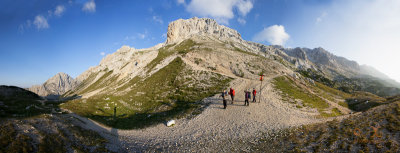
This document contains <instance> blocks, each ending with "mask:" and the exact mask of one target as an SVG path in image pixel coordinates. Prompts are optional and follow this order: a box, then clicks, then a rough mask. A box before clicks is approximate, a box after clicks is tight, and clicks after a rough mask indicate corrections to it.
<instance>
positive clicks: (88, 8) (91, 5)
mask: <svg viewBox="0 0 400 153" xmlns="http://www.w3.org/2000/svg"><path fill="white" fill-rule="evenodd" d="M82 10H83V11H85V12H91V13H93V12H96V3H95V2H94V0H88V1H87V2H86V3H85V4H83V7H82Z"/></svg>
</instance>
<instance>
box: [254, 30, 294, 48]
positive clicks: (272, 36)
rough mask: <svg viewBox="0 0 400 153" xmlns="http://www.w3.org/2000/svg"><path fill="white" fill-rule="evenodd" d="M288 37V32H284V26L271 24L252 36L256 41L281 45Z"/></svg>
mask: <svg viewBox="0 0 400 153" xmlns="http://www.w3.org/2000/svg"><path fill="white" fill-rule="evenodd" d="M289 38H290V36H289V34H287V33H286V32H285V27H283V26H282V25H273V26H270V27H268V28H264V29H263V30H262V31H260V32H259V33H257V34H256V35H255V36H254V37H253V40H254V41H258V42H265V41H267V42H269V43H270V44H271V45H282V46H283V45H284V44H285V42H286V41H287V40H288V39H289Z"/></svg>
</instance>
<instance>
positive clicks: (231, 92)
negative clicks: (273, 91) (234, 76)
mask: <svg viewBox="0 0 400 153" xmlns="http://www.w3.org/2000/svg"><path fill="white" fill-rule="evenodd" d="M256 94H257V91H256V89H255V88H253V91H252V92H250V89H248V90H245V91H244V106H249V100H250V99H251V97H252V96H253V102H254V103H255V102H257V100H256ZM228 95H230V96H231V99H232V101H231V104H233V102H234V101H235V89H233V88H230V89H229V92H226V90H224V91H223V92H222V93H221V97H222V102H223V104H224V109H226V107H227V101H226V96H228Z"/></svg>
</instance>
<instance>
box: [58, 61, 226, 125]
mask: <svg viewBox="0 0 400 153" xmlns="http://www.w3.org/2000/svg"><path fill="white" fill-rule="evenodd" d="M199 78H202V79H199ZM230 81H231V78H227V77H225V76H222V75H219V74H216V73H210V72H204V71H193V70H191V69H189V68H188V67H186V65H185V63H184V62H183V61H182V59H181V58H179V57H178V58H176V59H175V60H173V61H172V62H171V63H170V64H168V65H167V66H165V67H164V68H162V69H160V70H159V71H157V72H156V73H154V74H153V75H151V76H150V77H148V78H134V79H132V80H131V81H130V82H129V83H128V84H127V85H126V86H124V87H122V88H130V90H129V91H128V92H126V93H123V94H121V95H118V96H116V95H107V94H103V95H97V96H94V97H90V98H88V99H77V100H72V101H69V102H67V103H65V104H63V106H62V107H63V108H67V109H69V110H72V111H74V112H75V113H78V114H79V115H83V116H86V117H89V118H92V119H95V120H97V121H99V122H102V123H103V124H106V125H108V126H112V127H116V128H123V129H130V128H142V127H146V126H150V125H153V124H156V123H160V122H163V121H165V120H167V119H171V118H176V117H182V116H185V114H191V113H193V112H194V111H195V110H196V108H199V107H200V104H199V103H197V102H198V101H199V100H202V99H204V98H206V97H210V96H213V95H215V94H216V93H218V92H220V91H221V90H222V89H224V88H226V87H227V86H228V84H229V82H230ZM118 90H121V91H123V90H125V89H118ZM114 107H116V114H115V116H114Z"/></svg>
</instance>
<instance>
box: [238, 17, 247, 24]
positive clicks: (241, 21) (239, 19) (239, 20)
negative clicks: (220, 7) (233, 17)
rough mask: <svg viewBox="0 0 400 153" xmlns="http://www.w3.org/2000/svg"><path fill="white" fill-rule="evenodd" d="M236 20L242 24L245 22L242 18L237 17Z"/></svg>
mask: <svg viewBox="0 0 400 153" xmlns="http://www.w3.org/2000/svg"><path fill="white" fill-rule="evenodd" d="M237 21H238V22H239V23H240V24H242V25H244V24H246V20H245V19H243V18H238V19H237Z"/></svg>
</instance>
